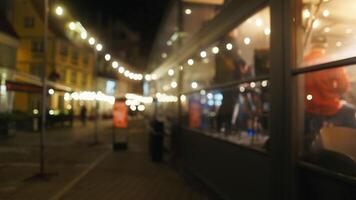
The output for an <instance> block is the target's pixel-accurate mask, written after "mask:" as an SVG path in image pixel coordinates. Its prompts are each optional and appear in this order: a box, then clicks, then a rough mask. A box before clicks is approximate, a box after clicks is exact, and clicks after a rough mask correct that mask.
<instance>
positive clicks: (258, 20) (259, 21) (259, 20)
mask: <svg viewBox="0 0 356 200" xmlns="http://www.w3.org/2000/svg"><path fill="white" fill-rule="evenodd" d="M262 24H263V21H262V19H257V20H256V26H258V27H260V26H262Z"/></svg>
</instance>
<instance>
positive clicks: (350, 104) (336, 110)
mask: <svg viewBox="0 0 356 200" xmlns="http://www.w3.org/2000/svg"><path fill="white" fill-rule="evenodd" d="M297 2H298V3H299V5H298V6H297V8H300V9H299V10H297V12H296V13H298V14H297V16H296V19H297V23H296V24H297V26H296V29H298V30H299V31H297V33H298V35H297V37H296V42H295V43H296V44H297V45H296V51H295V52H296V56H295V57H296V63H295V65H296V66H297V68H295V69H293V70H294V72H295V73H294V74H297V75H295V79H296V80H297V82H298V87H297V92H298V104H299V105H298V108H299V109H298V111H297V112H298V115H299V117H298V118H299V119H301V120H300V121H299V126H298V127H300V128H301V130H300V131H299V132H301V133H303V134H302V135H301V138H302V145H301V147H300V149H301V153H300V155H301V156H302V158H303V159H305V160H307V161H309V162H312V163H314V164H317V165H319V166H321V167H324V168H326V169H329V170H333V171H336V172H338V173H343V174H346V175H349V176H354V177H356V162H355V159H356V146H355V142H356V92H355V91H356V61H351V62H349V64H348V65H346V66H340V65H339V64H333V61H339V60H342V59H346V58H351V57H355V56H356V54H355V51H354V49H355V44H356V43H355V42H356V37H355V31H356V23H355V20H356V16H355V15H354V14H353V13H354V12H355V10H354V8H355V7H356V2H355V1H354V0H342V1H320V2H316V1H303V0H298V1H297ZM340 11H342V12H340ZM320 64H327V65H320ZM316 65H317V66H316ZM298 67H309V68H310V69H312V68H314V70H311V72H305V71H303V69H300V68H298Z"/></svg>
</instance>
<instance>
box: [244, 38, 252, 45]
mask: <svg viewBox="0 0 356 200" xmlns="http://www.w3.org/2000/svg"><path fill="white" fill-rule="evenodd" d="M244 43H245V45H249V44H251V38H249V37H245V38H244Z"/></svg>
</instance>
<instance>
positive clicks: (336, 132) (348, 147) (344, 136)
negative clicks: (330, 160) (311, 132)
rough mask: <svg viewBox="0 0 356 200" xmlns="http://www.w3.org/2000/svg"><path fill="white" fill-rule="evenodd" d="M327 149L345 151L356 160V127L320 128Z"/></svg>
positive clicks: (344, 152)
mask: <svg viewBox="0 0 356 200" xmlns="http://www.w3.org/2000/svg"><path fill="white" fill-rule="evenodd" d="M320 135H321V141H322V144H323V146H324V148H325V149H328V150H331V151H335V152H339V153H343V154H345V155H347V156H349V157H351V158H353V159H354V160H356V129H351V128H346V127H324V128H322V129H321V130H320Z"/></svg>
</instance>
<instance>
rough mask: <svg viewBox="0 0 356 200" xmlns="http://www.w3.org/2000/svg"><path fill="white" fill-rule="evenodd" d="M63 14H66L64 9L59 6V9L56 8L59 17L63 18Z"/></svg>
mask: <svg viewBox="0 0 356 200" xmlns="http://www.w3.org/2000/svg"><path fill="white" fill-rule="evenodd" d="M63 12H64V10H63V8H62V7H61V6H57V8H56V14H57V15H58V16H62V15H63Z"/></svg>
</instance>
